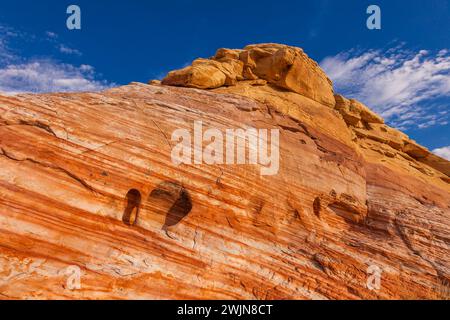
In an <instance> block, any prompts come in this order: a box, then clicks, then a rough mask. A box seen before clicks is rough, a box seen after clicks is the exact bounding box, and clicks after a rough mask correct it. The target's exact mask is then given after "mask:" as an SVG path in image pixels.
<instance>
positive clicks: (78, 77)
mask: <svg viewBox="0 0 450 320" xmlns="http://www.w3.org/2000/svg"><path fill="white" fill-rule="evenodd" d="M110 86H111V85H110V84H108V83H107V82H105V81H98V80H95V72H94V68H93V67H92V66H88V65H81V66H80V67H76V66H73V65H70V64H63V63H58V62H55V61H52V60H40V61H33V62H27V63H23V64H12V65H7V66H5V67H4V68H0V91H2V92H5V93H9V94H13V93H19V92H66V91H99V90H102V89H105V88H107V87H110Z"/></svg>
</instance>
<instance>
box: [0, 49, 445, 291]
mask: <svg viewBox="0 0 450 320" xmlns="http://www.w3.org/2000/svg"><path fill="white" fill-rule="evenodd" d="M198 120H201V121H202V122H203V126H204V127H205V128H217V129H219V130H226V129H228V128H249V127H252V128H265V129H279V130H280V140H279V148H280V150H279V152H280V161H279V171H278V174H276V175H271V176H264V175H261V174H260V170H259V166H258V165H250V164H246V165H227V164H223V165H217V164H214V165H207V164H191V165H189V164H181V165H176V164H174V163H173V162H172V160H171V150H172V148H173V146H174V144H175V143H176V142H174V141H172V139H171V135H172V132H174V131H175V130H177V129H180V128H186V129H189V130H192V127H193V123H194V121H198ZM449 183H450V163H449V162H448V161H446V160H444V159H442V158H440V157H438V156H435V155H433V154H431V153H430V152H429V151H428V150H427V149H426V148H424V147H422V146H420V145H418V144H417V143H416V142H414V141H412V140H411V139H409V138H408V137H407V136H406V135H405V134H403V133H402V132H400V131H398V130H396V129H393V128H391V127H389V126H388V125H386V124H385V123H384V120H383V119H382V118H381V117H380V116H379V115H377V114H376V113H374V112H372V111H371V110H370V109H369V108H368V107H366V106H365V105H363V104H362V103H361V102H358V101H356V100H351V99H347V98H345V97H343V96H340V95H336V94H335V93H334V92H333V88H332V83H331V81H330V80H329V79H328V77H327V76H326V74H325V73H324V72H323V71H322V70H321V69H320V67H319V66H318V65H317V63H315V62H314V61H312V60H311V59H309V58H308V56H307V55H306V54H305V53H304V52H303V51H302V50H301V49H299V48H294V47H289V46H284V45H277V44H261V45H251V46H247V47H246V48H244V49H242V50H230V49H220V50H218V51H217V53H216V55H215V56H214V57H212V58H210V59H198V60H195V61H194V62H193V63H192V65H191V66H189V67H187V68H184V69H181V70H176V71H173V72H170V73H169V74H168V75H167V77H166V78H165V79H163V80H162V82H161V83H159V82H158V81H151V82H150V83H149V84H141V83H132V84H130V85H126V86H121V87H117V88H113V89H109V90H106V91H103V92H99V93H51V94H20V95H16V96H0V298H1V299H55V298H63V299H66V298H67V299H72V298H77V299H78V298H85V299H99V298H100V299H101V298H108V299H135V298H138V299H142V298H151V299H170V298H175V299H201V298H206V299H211V298H219V299H416V298H418V299H446V298H449V292H450V290H449V282H450V254H449V245H450V197H449V195H450V184H449ZM74 268H75V269H74ZM71 270H72V271H73V270H79V272H80V277H79V283H78V285H77V286H75V287H74V286H71V285H70V283H69V282H68V279H69V278H70V277H71V276H73V273H72V271H71ZM373 270H378V272H379V273H378V274H379V275H380V278H379V286H376V285H375V287H374V286H371V285H369V283H370V281H371V277H373V274H372V272H373ZM72 280H73V279H72Z"/></svg>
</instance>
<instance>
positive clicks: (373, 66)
mask: <svg viewBox="0 0 450 320" xmlns="http://www.w3.org/2000/svg"><path fill="white" fill-rule="evenodd" d="M321 66H322V67H323V69H324V70H325V71H326V72H327V74H328V75H329V76H330V78H331V79H332V80H333V82H334V85H335V90H336V91H337V92H339V93H342V94H344V95H346V96H348V97H352V98H356V99H358V100H361V101H362V102H364V103H366V104H367V105H368V106H370V107H371V108H373V109H374V110H375V111H377V112H378V113H380V114H381V115H382V116H383V117H385V118H386V120H388V121H389V123H390V124H392V125H394V126H396V127H399V128H401V129H405V128H409V127H415V126H417V127H418V128H426V127H430V126H435V125H445V124H448V121H449V114H448V104H449V103H450V51H448V50H446V49H444V50H441V51H438V52H429V51H426V50H419V51H411V50H407V49H404V47H403V46H397V47H394V48H392V49H389V50H369V51H365V52H362V51H358V50H350V51H347V52H343V53H340V54H338V55H336V56H333V57H327V58H325V59H324V60H323V61H322V62H321Z"/></svg>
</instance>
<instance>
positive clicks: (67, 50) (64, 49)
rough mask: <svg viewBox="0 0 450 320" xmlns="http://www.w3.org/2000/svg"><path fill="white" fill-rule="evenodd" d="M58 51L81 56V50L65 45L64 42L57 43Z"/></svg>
mask: <svg viewBox="0 0 450 320" xmlns="http://www.w3.org/2000/svg"><path fill="white" fill-rule="evenodd" d="M59 52H61V53H66V54H74V55H77V56H81V52H80V51H79V50H78V49H73V48H69V47H68V46H66V45H64V44H60V45H59Z"/></svg>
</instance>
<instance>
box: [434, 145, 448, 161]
mask: <svg viewBox="0 0 450 320" xmlns="http://www.w3.org/2000/svg"><path fill="white" fill-rule="evenodd" d="M433 153H434V154H436V155H438V156H440V157H442V158H444V159H447V160H448V161H450V146H448V147H442V148H438V149H434V150H433Z"/></svg>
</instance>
